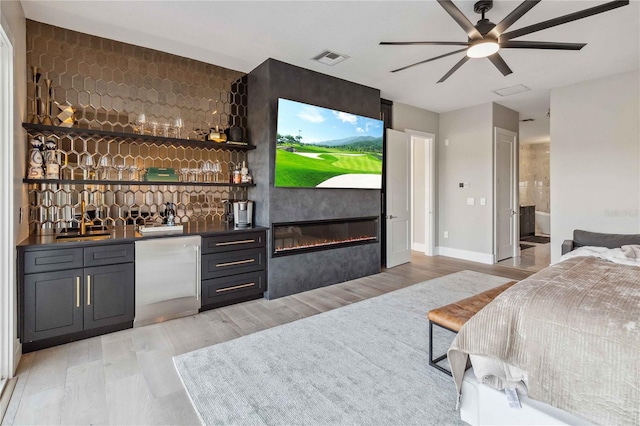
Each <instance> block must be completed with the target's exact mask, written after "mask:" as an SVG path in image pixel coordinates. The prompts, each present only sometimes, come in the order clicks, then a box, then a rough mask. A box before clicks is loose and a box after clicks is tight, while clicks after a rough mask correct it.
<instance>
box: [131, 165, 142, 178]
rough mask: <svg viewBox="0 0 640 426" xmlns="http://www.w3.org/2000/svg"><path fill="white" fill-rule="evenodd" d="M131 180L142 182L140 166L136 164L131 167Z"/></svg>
mask: <svg viewBox="0 0 640 426" xmlns="http://www.w3.org/2000/svg"><path fill="white" fill-rule="evenodd" d="M129 180H135V181H138V180H140V176H139V175H138V166H136V165H135V164H134V165H133V166H129Z"/></svg>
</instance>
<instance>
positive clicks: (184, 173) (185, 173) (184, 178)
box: [180, 167, 191, 182]
mask: <svg viewBox="0 0 640 426" xmlns="http://www.w3.org/2000/svg"><path fill="white" fill-rule="evenodd" d="M190 171H191V169H189V168H188V167H183V168H181V169H180V174H181V175H182V181H183V182H189V172H190Z"/></svg>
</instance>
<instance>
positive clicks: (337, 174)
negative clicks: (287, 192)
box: [275, 98, 384, 189]
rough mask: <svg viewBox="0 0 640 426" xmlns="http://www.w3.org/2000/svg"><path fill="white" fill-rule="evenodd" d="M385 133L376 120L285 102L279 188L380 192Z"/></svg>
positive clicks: (282, 106) (278, 156)
mask: <svg viewBox="0 0 640 426" xmlns="http://www.w3.org/2000/svg"><path fill="white" fill-rule="evenodd" d="M383 132H384V126H383V124H382V121H380V120H377V119H375V118H369V117H363V116H361V115H356V114H351V113H348V112H343V111H336V110H333V109H329V108H323V107H319V106H315V105H309V104H304V103H301V102H296V101H291V100H289V99H283V98H279V99H278V128H277V136H276V170H275V172H276V173H275V186H277V187H287V188H362V189H380V188H381V187H382V155H383V153H382V136H383Z"/></svg>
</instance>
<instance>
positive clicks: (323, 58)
mask: <svg viewBox="0 0 640 426" xmlns="http://www.w3.org/2000/svg"><path fill="white" fill-rule="evenodd" d="M311 59H313V60H314V61H318V62H320V63H321V64H325V65H329V66H333V65H335V64H337V63H339V62H342V61H344V60H345V59H349V57H348V56H347V55H343V54H341V53H336V52H332V51H330V50H325V51H323V52H322V53H320V54H319V55H316V56H314V57H313V58H311Z"/></svg>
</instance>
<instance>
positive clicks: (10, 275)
mask: <svg viewBox="0 0 640 426" xmlns="http://www.w3.org/2000/svg"><path fill="white" fill-rule="evenodd" d="M13 98H14V93H13V45H12V44H11V40H10V39H9V37H8V36H7V33H6V32H5V30H4V26H3V25H2V22H0V176H1V177H2V178H1V179H0V233H1V234H2V235H5V236H6V238H2V239H1V241H0V394H1V393H2V387H3V386H4V385H5V384H6V382H5V380H6V379H9V378H11V377H13V366H14V352H13V342H14V340H15V338H16V336H15V322H14V316H15V291H14V288H15V285H14V283H15V245H14V241H13V240H14V232H13V226H14V217H13V182H14V176H13V172H14V164H13V155H14V153H13V142H14V141H13V131H14V128H13V124H14V123H13V112H14V111H13Z"/></svg>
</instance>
